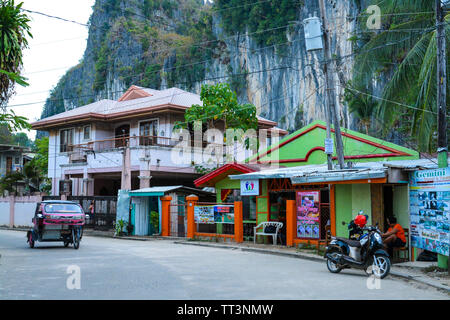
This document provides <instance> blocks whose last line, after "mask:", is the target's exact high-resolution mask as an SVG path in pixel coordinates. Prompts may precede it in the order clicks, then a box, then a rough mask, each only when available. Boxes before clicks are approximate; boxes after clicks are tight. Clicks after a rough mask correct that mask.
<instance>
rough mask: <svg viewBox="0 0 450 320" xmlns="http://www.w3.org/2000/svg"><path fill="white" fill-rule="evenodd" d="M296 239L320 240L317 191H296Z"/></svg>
mask: <svg viewBox="0 0 450 320" xmlns="http://www.w3.org/2000/svg"><path fill="white" fill-rule="evenodd" d="M296 205H297V238H312V239H320V211H319V205H320V198H319V191H298V192H297V194H296Z"/></svg>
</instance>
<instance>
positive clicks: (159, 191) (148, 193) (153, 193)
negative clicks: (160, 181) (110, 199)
mask: <svg viewBox="0 0 450 320" xmlns="http://www.w3.org/2000/svg"><path fill="white" fill-rule="evenodd" d="M181 187H183V186H167V187H165V186H164V187H150V188H142V189H138V190H133V191H130V196H132V197H158V196H163V195H164V194H165V193H166V192H169V191H172V190H176V189H179V188H181Z"/></svg>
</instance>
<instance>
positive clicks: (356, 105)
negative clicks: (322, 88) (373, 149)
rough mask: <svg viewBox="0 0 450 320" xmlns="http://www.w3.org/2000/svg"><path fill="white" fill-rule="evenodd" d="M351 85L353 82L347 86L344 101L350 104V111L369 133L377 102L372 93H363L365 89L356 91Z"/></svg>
mask: <svg viewBox="0 0 450 320" xmlns="http://www.w3.org/2000/svg"><path fill="white" fill-rule="evenodd" d="M350 85H351V82H350V83H349V87H348V88H345V93H344V102H345V103H346V104H347V105H348V108H349V110H350V113H352V114H353V115H354V116H356V118H357V119H358V121H359V125H360V127H364V129H365V131H366V134H369V127H370V124H371V122H372V116H373V113H374V111H375V109H376V106H377V102H376V101H375V99H374V98H373V97H371V96H370V95H367V94H363V93H362V92H363V91H360V90H358V91H356V90H355V89H353V88H351V86H350ZM365 91H368V90H365Z"/></svg>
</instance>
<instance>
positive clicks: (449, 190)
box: [409, 168, 450, 256]
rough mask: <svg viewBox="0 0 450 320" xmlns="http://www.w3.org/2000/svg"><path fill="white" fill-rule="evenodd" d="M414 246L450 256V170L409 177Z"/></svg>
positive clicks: (411, 226) (419, 173)
mask: <svg viewBox="0 0 450 320" xmlns="http://www.w3.org/2000/svg"><path fill="white" fill-rule="evenodd" d="M409 205H410V230H411V231H410V233H411V245H412V246H413V247H415V248H421V249H425V250H428V251H432V252H436V253H439V254H442V255H446V256H448V255H449V245H450V242H449V235H450V168H440V169H433V170H418V171H414V172H413V173H411V174H410V193H409Z"/></svg>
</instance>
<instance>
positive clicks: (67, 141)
mask: <svg viewBox="0 0 450 320" xmlns="http://www.w3.org/2000/svg"><path fill="white" fill-rule="evenodd" d="M59 138H60V140H59V142H60V144H59V152H68V151H72V144H73V129H65V130H61V131H60V133H59Z"/></svg>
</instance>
